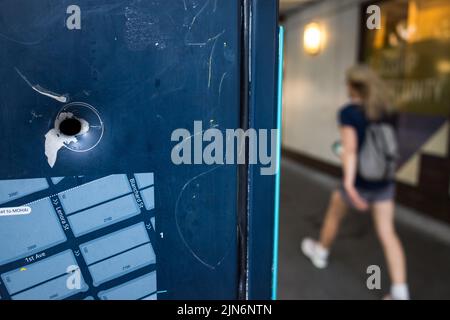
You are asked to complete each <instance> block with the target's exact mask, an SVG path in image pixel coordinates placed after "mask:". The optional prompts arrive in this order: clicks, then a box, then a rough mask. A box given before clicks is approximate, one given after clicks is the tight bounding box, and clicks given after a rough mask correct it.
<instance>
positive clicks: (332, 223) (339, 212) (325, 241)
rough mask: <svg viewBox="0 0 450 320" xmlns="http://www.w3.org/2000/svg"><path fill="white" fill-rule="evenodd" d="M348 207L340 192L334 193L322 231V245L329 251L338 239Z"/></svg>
mask: <svg viewBox="0 0 450 320" xmlns="http://www.w3.org/2000/svg"><path fill="white" fill-rule="evenodd" d="M347 210H348V206H347V204H346V203H345V202H344V200H343V199H342V196H341V194H340V192H339V191H337V190H336V191H334V192H333V193H332V195H331V199H330V204H329V205H328V209H327V212H326V215H325V220H324V222H323V225H322V229H321V231H320V240H319V242H320V244H321V245H322V247H324V248H326V249H329V248H330V247H331V245H332V244H333V241H334V239H335V238H336V235H337V232H338V230H339V226H340V224H341V221H342V218H343V217H344V216H345V214H346V213H347Z"/></svg>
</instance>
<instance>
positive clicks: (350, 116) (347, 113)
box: [339, 104, 395, 190]
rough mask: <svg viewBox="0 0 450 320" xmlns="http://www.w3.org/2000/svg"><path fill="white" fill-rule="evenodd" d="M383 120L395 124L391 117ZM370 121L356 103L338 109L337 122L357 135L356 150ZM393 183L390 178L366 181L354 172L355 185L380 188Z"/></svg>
mask: <svg viewBox="0 0 450 320" xmlns="http://www.w3.org/2000/svg"><path fill="white" fill-rule="evenodd" d="M380 121H383V122H389V123H391V124H393V125H394V126H395V123H394V120H393V119H387V118H383V119H382V120H380ZM369 123H370V121H369V120H368V119H367V117H366V115H365V113H364V109H363V108H362V107H361V106H359V105H357V104H348V105H346V106H344V107H343V108H342V109H341V110H340V111H339V124H340V125H341V126H350V127H353V128H354V129H355V131H356V134H357V137H358V152H359V150H361V146H362V144H363V142H364V139H365V136H366V128H367V125H368V124H369ZM391 183H394V181H392V180H387V181H367V180H365V179H364V178H363V177H361V176H360V175H359V174H358V173H357V174H356V181H355V186H356V187H359V188H363V189H370V190H373V189H380V188H384V187H387V186H388V185H389V184H391Z"/></svg>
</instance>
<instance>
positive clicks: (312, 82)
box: [282, 0, 450, 223]
mask: <svg viewBox="0 0 450 320" xmlns="http://www.w3.org/2000/svg"><path fill="white" fill-rule="evenodd" d="M373 4H375V5H377V6H378V7H379V8H380V9H381V17H380V19H379V22H380V28H379V29H373V30H369V28H368V27H367V25H366V22H367V18H368V17H369V16H370V14H367V8H368V7H369V6H371V5H373ZM282 23H283V24H284V26H285V28H286V39H285V40H286V41H285V43H286V48H285V66H284V67H285V70H284V71H285V73H284V74H285V79H284V94H283V101H284V105H283V112H284V114H283V150H284V154H285V155H287V156H290V157H291V158H295V159H297V160H298V161H301V162H303V163H305V164H308V165H310V166H313V167H315V168H319V169H321V170H323V171H326V172H329V173H332V174H336V175H337V174H339V173H340V170H339V162H340V160H339V159H338V158H337V157H336V156H335V155H334V153H333V152H332V148H331V146H332V144H333V143H334V142H335V141H336V140H338V139H339V132H338V126H337V121H336V120H337V119H336V115H337V111H338V109H339V108H340V107H341V106H342V105H343V104H345V103H346V101H347V99H348V98H347V93H346V87H345V71H346V70H347V68H349V67H350V66H352V65H354V64H356V63H358V62H363V63H367V64H369V65H371V66H372V67H373V68H374V69H375V70H376V71H377V72H378V73H379V74H380V75H381V76H382V77H383V78H384V79H385V80H386V81H387V83H388V84H389V88H390V89H391V90H392V93H393V97H394V99H393V101H394V104H395V106H396V107H397V109H398V111H399V139H400V146H401V160H400V163H399V169H398V172H397V181H398V182H399V184H398V199H399V201H400V202H402V203H404V204H406V205H408V206H410V207H412V208H415V209H418V210H420V211H421V212H424V213H425V214H426V215H429V216H432V217H434V218H437V219H439V220H441V221H445V222H447V223H450V152H449V149H450V129H449V119H450V2H449V1H448V0H384V1H383V0H382V1H361V0H340V1H330V0H328V1H327V0H323V1H313V2H310V3H309V4H308V5H306V6H304V7H302V8H301V9H300V10H297V11H290V12H287V13H286V14H285V15H284V17H283V22H282ZM312 24H313V25H312ZM311 26H313V27H314V28H315V33H314V32H313V33H309V34H308V32H307V31H309V30H308V28H310V27H311ZM311 34H313V37H315V39H312V41H311V39H309V42H312V44H313V45H315V46H316V47H317V48H316V49H317V50H316V51H315V52H312V51H311V50H308V47H307V46H308V45H310V43H306V42H308V39H307V38H308V36H310V35H311Z"/></svg>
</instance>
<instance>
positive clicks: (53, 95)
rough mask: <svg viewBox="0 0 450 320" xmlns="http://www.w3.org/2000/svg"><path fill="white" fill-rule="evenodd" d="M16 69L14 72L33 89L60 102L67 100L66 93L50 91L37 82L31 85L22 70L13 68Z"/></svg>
mask: <svg viewBox="0 0 450 320" xmlns="http://www.w3.org/2000/svg"><path fill="white" fill-rule="evenodd" d="M14 69H15V70H16V72H17V73H18V74H19V76H20V77H21V78H22V79H23V80H24V81H25V82H26V84H28V85H29V86H30V87H31V88H32V89H33V90H34V91H36V92H38V93H40V94H42V95H44V96H47V97H49V98H52V99H55V100H56V101H59V102H62V103H66V102H68V101H69V96H68V95H67V94H58V93H55V92H52V91H50V90H47V89H45V88H43V87H41V86H40V85H39V84H35V85H33V84H32V83H31V82H30V81H28V79H27V78H26V77H25V76H24V75H23V74H22V72H20V70H19V69H17V68H14Z"/></svg>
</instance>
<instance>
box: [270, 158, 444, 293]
mask: <svg viewBox="0 0 450 320" xmlns="http://www.w3.org/2000/svg"><path fill="white" fill-rule="evenodd" d="M281 174H282V176H281V208H280V252H279V274H278V281H279V285H278V288H279V291H278V298H279V299H380V298H382V297H383V295H384V294H386V293H387V292H388V291H389V279H388V274H387V270H386V264H385V262H384V257H383V253H382V250H381V246H380V244H379V243H378V240H377V238H376V235H375V232H374V230H373V226H372V221H371V218H370V215H369V214H361V213H357V212H351V213H350V214H349V215H348V217H347V218H346V219H345V220H344V222H343V225H342V229H341V232H340V234H339V236H338V238H337V241H336V244H335V246H334V247H333V250H332V252H331V255H330V263H329V266H328V268H327V269H324V270H318V269H315V268H314V267H313V266H312V264H311V263H310V262H309V260H307V259H306V258H305V257H304V256H303V255H302V254H301V253H300V240H301V239H302V238H303V237H305V236H312V237H317V236H318V233H319V229H320V226H321V223H322V220H323V216H324V211H325V209H326V206H327V203H328V198H329V195H330V193H331V191H332V190H333V188H334V187H335V186H336V185H337V183H338V181H337V180H336V179H333V178H330V177H328V176H326V175H323V174H321V173H318V172H315V171H314V170H311V169H309V168H305V167H302V166H299V165H297V164H295V163H293V162H291V161H288V160H283V162H282V172H281ZM397 230H398V232H399V235H400V238H401V240H402V242H403V245H404V247H405V251H406V256H407V262H408V275H409V285H410V290H411V295H412V298H413V299H450V245H449V244H448V243H446V242H444V241H440V240H438V239H436V238H435V237H431V236H430V235H427V234H425V233H422V232H420V231H418V230H417V229H415V228H413V227H411V226H409V225H405V224H403V223H397ZM373 264H376V265H379V266H380V267H381V270H382V289H381V290H372V291H371V290H368V289H367V287H366V280H367V277H368V275H367V273H366V269H367V267H368V266H369V265H373Z"/></svg>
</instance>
